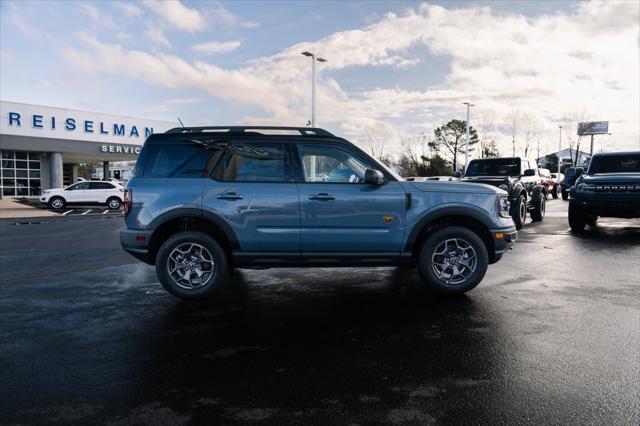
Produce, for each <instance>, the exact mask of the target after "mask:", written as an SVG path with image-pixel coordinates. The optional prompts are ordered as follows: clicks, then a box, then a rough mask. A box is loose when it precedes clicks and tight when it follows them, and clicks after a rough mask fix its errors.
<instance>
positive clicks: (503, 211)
mask: <svg viewBox="0 0 640 426" xmlns="http://www.w3.org/2000/svg"><path fill="white" fill-rule="evenodd" d="M496 200H497V203H498V214H499V215H500V217H509V216H510V215H509V210H510V207H511V203H510V202H509V198H508V197H507V196H506V195H498V198H497V199H496Z"/></svg>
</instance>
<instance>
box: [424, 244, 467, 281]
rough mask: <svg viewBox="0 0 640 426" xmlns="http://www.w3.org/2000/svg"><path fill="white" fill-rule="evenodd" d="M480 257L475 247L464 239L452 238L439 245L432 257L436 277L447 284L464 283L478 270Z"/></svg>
mask: <svg viewBox="0 0 640 426" xmlns="http://www.w3.org/2000/svg"><path fill="white" fill-rule="evenodd" d="M477 264H478V257H477V255H476V251H475V250H474V248H473V246H472V245H471V244H469V242H468V241H466V240H464V239H462V238H451V239H447V240H445V241H442V242H441V243H440V244H438V245H437V247H436V249H435V251H434V252H433V255H432V256H431V266H432V268H433V272H434V273H435V274H436V276H437V277H438V278H440V279H442V280H444V281H445V283H447V284H453V285H459V284H462V283H464V282H465V281H466V280H467V279H469V277H471V275H473V273H474V272H475V270H476V267H477Z"/></svg>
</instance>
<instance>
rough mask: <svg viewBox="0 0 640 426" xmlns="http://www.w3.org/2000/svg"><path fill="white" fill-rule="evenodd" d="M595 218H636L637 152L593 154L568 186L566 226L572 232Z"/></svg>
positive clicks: (639, 205) (639, 200) (639, 203)
mask: <svg viewBox="0 0 640 426" xmlns="http://www.w3.org/2000/svg"><path fill="white" fill-rule="evenodd" d="M598 217H620V218H640V151H636V152H612V153H606V154H596V155H594V156H593V157H592V158H591V162H590V163H589V169H588V170H587V172H586V173H578V177H577V180H576V184H575V186H574V187H573V188H571V200H570V201H569V226H571V229H572V230H573V231H576V232H582V231H584V228H585V226H586V225H587V224H589V225H594V224H595V223H596V221H597V220H598Z"/></svg>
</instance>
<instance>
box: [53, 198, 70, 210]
mask: <svg viewBox="0 0 640 426" xmlns="http://www.w3.org/2000/svg"><path fill="white" fill-rule="evenodd" d="M66 206H67V200H65V199H64V198H62V197H59V196H57V195H56V196H55V197H51V199H50V200H49V207H50V208H52V209H55V210H62V209H64V208H65V207H66Z"/></svg>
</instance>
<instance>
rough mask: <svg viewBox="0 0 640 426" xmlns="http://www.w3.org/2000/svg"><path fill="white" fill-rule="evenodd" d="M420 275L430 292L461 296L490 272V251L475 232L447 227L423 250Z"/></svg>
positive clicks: (429, 241)
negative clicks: (488, 266)
mask: <svg viewBox="0 0 640 426" xmlns="http://www.w3.org/2000/svg"><path fill="white" fill-rule="evenodd" d="M417 264H418V272H419V273H420V276H421V277H422V280H423V281H424V283H425V285H426V286H427V287H428V288H429V289H430V290H435V291H438V292H443V293H456V294H462V293H466V292H467V291H469V290H472V289H473V288H474V287H475V286H477V285H478V284H479V283H480V281H481V280H482V278H483V277H484V274H485V273H486V272H487V265H488V264H489V257H488V253H487V247H486V246H485V245H484V242H483V241H482V239H481V238H480V237H479V236H478V235H477V234H476V233H475V232H473V231H471V230H469V229H467V228H463V227H459V226H448V227H445V228H441V229H438V230H437V231H435V232H434V233H433V234H432V235H430V236H429V237H428V238H427V239H426V241H425V242H424V244H423V245H422V248H421V249H420V254H419V259H418V261H417Z"/></svg>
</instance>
